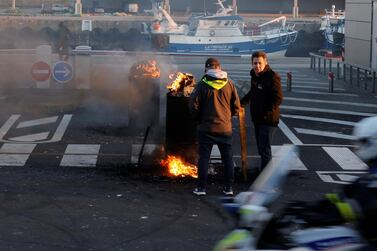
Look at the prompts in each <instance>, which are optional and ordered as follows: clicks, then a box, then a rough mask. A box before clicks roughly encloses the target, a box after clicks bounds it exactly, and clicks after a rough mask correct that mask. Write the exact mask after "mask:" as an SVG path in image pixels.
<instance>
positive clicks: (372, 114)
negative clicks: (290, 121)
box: [280, 105, 377, 117]
mask: <svg viewBox="0 0 377 251" xmlns="http://www.w3.org/2000/svg"><path fill="white" fill-rule="evenodd" d="M280 108H281V109H285V110H295V111H307V112H324V113H334V114H345V115H356V116H366V117H373V116H377V114H376V113H368V112H353V111H346V110H333V109H321V108H311V107H301V106H290V105H281V106H280Z"/></svg>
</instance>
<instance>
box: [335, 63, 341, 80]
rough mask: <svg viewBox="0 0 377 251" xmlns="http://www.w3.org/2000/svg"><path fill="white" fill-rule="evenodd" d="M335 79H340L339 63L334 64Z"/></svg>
mask: <svg viewBox="0 0 377 251" xmlns="http://www.w3.org/2000/svg"><path fill="white" fill-rule="evenodd" d="M336 79H337V80H339V79H340V63H339V61H338V62H336Z"/></svg>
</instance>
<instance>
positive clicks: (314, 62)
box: [313, 56, 317, 71]
mask: <svg viewBox="0 0 377 251" xmlns="http://www.w3.org/2000/svg"><path fill="white" fill-rule="evenodd" d="M316 63H317V60H316V57H314V56H313V71H315V66H316Z"/></svg>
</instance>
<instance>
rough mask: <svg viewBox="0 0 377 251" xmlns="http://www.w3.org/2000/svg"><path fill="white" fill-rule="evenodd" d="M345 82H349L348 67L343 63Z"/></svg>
mask: <svg viewBox="0 0 377 251" xmlns="http://www.w3.org/2000/svg"><path fill="white" fill-rule="evenodd" d="M343 81H344V82H347V65H346V64H345V63H343Z"/></svg>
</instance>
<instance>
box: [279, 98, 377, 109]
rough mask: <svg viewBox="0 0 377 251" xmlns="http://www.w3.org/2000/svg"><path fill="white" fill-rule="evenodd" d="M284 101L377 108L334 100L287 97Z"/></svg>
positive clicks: (371, 105) (373, 105)
mask: <svg viewBox="0 0 377 251" xmlns="http://www.w3.org/2000/svg"><path fill="white" fill-rule="evenodd" d="M284 100H292V101H300V102H311V103H321V104H336V105H352V106H355V107H371V108H377V105H375V104H366V103H356V102H346V101H332V100H323V99H308V98H293V97H285V98H284Z"/></svg>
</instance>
